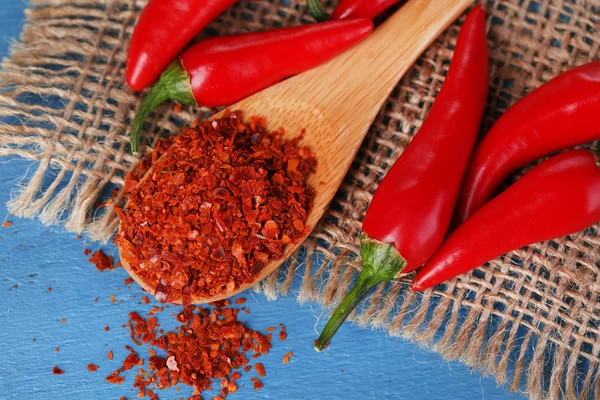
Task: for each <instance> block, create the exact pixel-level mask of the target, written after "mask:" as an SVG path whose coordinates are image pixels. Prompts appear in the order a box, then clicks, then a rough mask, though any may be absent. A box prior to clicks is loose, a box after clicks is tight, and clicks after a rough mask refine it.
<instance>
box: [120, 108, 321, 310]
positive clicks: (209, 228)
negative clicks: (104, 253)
mask: <svg viewBox="0 0 600 400" xmlns="http://www.w3.org/2000/svg"><path fill="white" fill-rule="evenodd" d="M242 121H243V115H242V113H241V112H235V113H228V114H226V116H225V117H223V118H222V119H218V120H213V121H207V122H204V123H202V124H201V125H200V126H199V127H198V128H196V129H191V128H188V129H184V131H183V133H182V134H181V135H180V136H179V137H177V138H176V139H175V141H174V144H173V146H171V147H170V148H169V149H168V150H167V152H166V153H165V154H164V155H163V156H162V157H161V158H160V159H159V160H158V161H157V162H156V163H155V164H154V165H153V166H152V169H151V171H150V175H149V176H148V177H147V178H146V179H144V180H142V181H141V182H139V185H137V187H135V188H134V189H133V190H132V191H131V192H130V193H129V195H128V197H129V202H128V204H127V207H126V208H125V209H117V213H118V214H119V217H120V218H121V228H120V232H119V234H118V235H117V237H116V242H117V244H118V245H119V247H120V249H121V256H122V257H123V259H124V260H126V261H128V263H129V265H130V268H131V270H132V271H133V272H135V273H136V274H137V275H138V276H140V277H141V278H142V279H144V280H145V281H146V282H147V283H148V284H149V285H150V286H151V287H153V288H155V293H154V295H155V297H156V298H157V300H159V301H161V302H167V301H170V302H183V303H184V305H187V303H188V302H190V303H191V299H193V298H197V297H201V298H209V297H212V296H215V295H220V294H225V293H229V292H232V291H234V290H235V289H237V288H239V287H240V286H241V285H243V284H245V283H250V282H252V281H253V279H254V277H255V276H256V274H258V273H259V272H260V271H261V270H262V268H263V267H264V265H265V264H267V263H268V262H270V261H273V260H276V259H279V258H281V257H282V255H283V248H284V245H285V243H287V242H288V241H289V242H295V241H298V240H300V239H301V238H303V237H304V236H306V235H307V233H308V232H309V229H308V227H306V226H305V224H304V222H305V221H306V218H307V216H308V213H309V211H310V209H311V207H312V203H313V198H314V195H315V192H314V190H313V189H312V188H311V187H309V186H308V184H307V183H306V180H307V176H308V174H309V173H310V172H312V171H314V170H315V168H316V160H315V158H314V156H313V155H312V154H311V153H310V151H308V150H307V149H306V148H302V147H298V143H299V141H300V139H301V138H300V137H297V138H295V139H294V140H290V141H287V140H284V139H283V138H282V136H283V132H282V131H278V132H272V133H269V132H267V130H266V129H265V127H264V121H262V120H261V119H258V118H250V121H249V123H248V124H244V123H243V122H242ZM136 184H137V181H136ZM126 186H132V185H128V184H126ZM284 238H285V240H284Z"/></svg>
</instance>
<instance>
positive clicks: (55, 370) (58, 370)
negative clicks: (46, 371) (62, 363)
mask: <svg viewBox="0 0 600 400" xmlns="http://www.w3.org/2000/svg"><path fill="white" fill-rule="evenodd" d="M52 373H53V374H54V375H62V374H64V373H65V371H63V370H62V369H60V368H58V367H57V366H56V365H55V366H54V367H52Z"/></svg>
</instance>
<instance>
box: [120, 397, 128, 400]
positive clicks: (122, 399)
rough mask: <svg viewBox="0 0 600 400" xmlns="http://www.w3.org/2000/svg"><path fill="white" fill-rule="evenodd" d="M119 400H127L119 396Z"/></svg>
mask: <svg viewBox="0 0 600 400" xmlns="http://www.w3.org/2000/svg"><path fill="white" fill-rule="evenodd" d="M119 400H127V397H125V396H121V397H119Z"/></svg>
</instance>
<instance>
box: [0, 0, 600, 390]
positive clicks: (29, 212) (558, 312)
mask: <svg viewBox="0 0 600 400" xmlns="http://www.w3.org/2000/svg"><path fill="white" fill-rule="evenodd" d="M436 1H442V0H436ZM482 3H484V4H485V5H486V11H487V14H488V31H489V47H490V56H491V82H492V87H491V90H490V95H489V104H488V106H489V107H488V110H487V113H486V118H485V124H484V130H487V129H489V127H490V125H491V124H492V123H493V121H494V120H495V119H497V117H498V116H499V115H500V114H501V113H502V112H503V111H504V110H506V108H507V107H508V106H509V105H511V104H513V103H514V102H515V101H516V100H517V99H519V98H520V97H522V96H523V95H524V94H525V93H528V92H530V91H531V90H532V89H534V88H535V87H537V86H539V85H540V84H542V83H543V82H546V81H548V80H549V79H551V78H552V77H554V76H556V75H558V74H559V73H560V72H562V71H565V70H567V69H569V68H572V67H574V66H576V65H580V64H583V63H586V62H588V61H591V60H598V59H599V50H598V49H599V47H600V34H599V32H598V19H599V15H600V4H599V2H598V1H585V0H571V1H568V0H552V1H551V0H539V1H531V0H521V1H517V0H512V1H509V0H494V1H492V0H489V1H482ZM286 4H287V5H286ZM144 5H145V1H135V0H112V1H111V0H106V1H100V0H70V1H63V0H31V8H30V9H29V10H27V12H26V16H27V24H26V25H25V26H24V28H23V33H22V35H21V41H20V43H15V44H14V46H13V49H12V54H11V57H10V58H9V59H6V60H4V62H3V64H2V71H1V72H0V82H1V84H2V89H0V105H1V107H0V117H2V118H3V120H4V121H6V122H5V123H3V124H2V125H0V133H1V135H0V155H3V156H15V155H16V156H20V157H23V158H26V159H30V160H35V161H36V162H37V164H36V170H35V172H33V174H30V175H29V176H28V181H27V183H26V184H24V185H23V186H22V187H20V188H19V190H18V192H17V193H16V194H15V196H14V198H13V199H12V200H11V202H10V204H9V209H10V211H11V212H12V213H14V214H15V215H18V216H23V217H29V218H31V217H35V216H37V217H39V219H40V220H41V221H42V222H43V223H45V224H63V225H64V226H65V227H66V228H67V229H68V230H71V231H73V232H78V233H82V232H85V233H86V234H87V235H89V236H90V237H91V238H93V239H96V240H102V241H106V240H108V239H109V238H110V236H111V235H112V234H113V232H114V230H115V228H116V225H117V223H118V222H117V220H116V219H115V214H114V209H113V208H112V206H108V207H106V208H104V209H102V210H98V209H96V207H95V206H94V203H95V202H96V200H97V199H98V198H100V197H102V196H103V195H104V194H105V193H104V192H105V191H106V190H108V189H107V188H109V187H110V186H111V185H115V186H116V187H118V188H120V187H122V184H123V178H122V177H123V174H124V173H125V172H126V171H128V170H129V169H130V168H132V166H133V165H134V164H135V163H136V161H137V160H136V159H135V158H134V157H132V156H131V155H129V154H128V153H127V151H126V147H127V143H128V138H127V136H126V130H127V124H128V121H129V119H130V118H131V117H132V115H133V112H134V109H135V107H136V105H137V103H138V100H139V99H138V97H136V96H135V95H134V94H133V93H131V91H129V90H128V88H127V86H126V85H125V84H124V82H123V75H124V65H125V58H126V48H127V40H128V38H129V35H130V34H131V30H132V27H133V24H134V22H135V18H136V16H137V15H138V13H139V9H140V8H141V7H143V6H144ZM328 7H329V9H331V4H329V5H328ZM310 21H311V19H310V17H308V16H307V14H306V13H305V8H304V2H303V1H301V0H291V1H283V0H272V1H267V0H262V1H261V0H243V1H241V2H240V3H239V4H237V5H236V6H235V7H233V8H232V9H231V10H230V11H228V12H227V13H226V14H225V15H223V16H222V17H220V18H219V20H218V21H216V22H215V23H213V24H212V25H211V26H210V29H208V30H207V33H204V34H205V35H206V34H208V35H209V34H214V33H220V34H228V33H234V32H242V31H256V30H262V29H265V28H273V27H278V26H291V25H297V24H299V23H303V22H310ZM458 26H459V25H458V24H454V25H453V26H452V27H451V28H450V29H448V31H447V32H445V33H444V34H443V35H442V36H441V37H440V38H439V39H438V40H437V41H436V43H435V44H434V45H433V46H431V48H430V49H429V50H427V51H426V53H425V54H424V55H423V56H422V57H421V58H420V59H419V61H418V62H417V64H416V65H415V66H414V67H413V68H412V69H411V71H410V72H409V73H408V74H407V76H406V78H405V79H403V80H402V82H401V83H400V84H399V85H398V87H397V89H396V90H395V91H394V93H393V95H392V96H391V97H390V99H389V101H388V102H387V104H386V106H385V107H384V109H383V110H382V111H381V113H380V115H379V116H378V118H377V120H376V122H375V123H374V125H373V128H372V130H371V133H370V135H369V136H368V138H367V139H366V141H365V143H364V145H363V147H362V150H361V152H360V154H359V156H358V158H357V160H356V162H355V164H354V165H353V167H352V169H351V171H350V172H349V174H348V177H347V179H346V180H345V182H344V185H343V187H342V188H341V189H340V191H339V193H338V195H337V197H336V199H335V200H334V202H333V204H332V206H331V208H330V210H329V211H328V213H327V214H326V216H325V217H324V218H323V220H322V221H321V223H320V225H319V226H318V228H317V229H316V231H315V233H314V234H313V235H312V236H311V237H310V239H309V240H308V241H307V242H306V244H305V245H304V247H303V248H302V250H300V252H299V253H298V254H297V255H296V257H294V258H293V259H292V260H291V261H290V262H289V263H288V264H287V266H286V267H285V268H283V269H282V270H281V271H280V273H279V274H278V275H277V274H275V275H273V276H271V277H270V278H268V279H266V280H265V281H264V282H262V285H261V286H262V287H261V289H262V290H263V291H264V292H265V293H267V294H268V295H269V296H270V297H275V296H276V295H278V294H287V293H288V292H289V291H290V288H291V285H292V281H293V278H294V276H295V275H296V274H298V275H300V276H302V278H301V279H302V283H301V290H300V292H299V295H298V300H299V301H301V302H305V301H316V302H319V303H321V304H322V305H324V306H325V307H331V306H334V305H335V304H336V303H337V302H338V301H339V300H340V299H341V297H342V296H343V295H344V294H346V293H347V291H348V288H349V286H350V285H351V283H352V281H353V279H354V277H355V275H356V271H357V270H358V269H360V259H359V258H358V249H357V242H358V240H357V237H358V234H359V231H360V219H361V216H362V214H363V213H364V210H365V208H366V206H367V205H368V203H369V200H370V199H371V196H372V193H373V192H374V191H375V188H376V186H377V183H378V182H379V180H380V179H381V177H382V176H383V174H384V173H385V171H386V170H387V168H388V167H390V166H391V165H392V163H393V162H394V161H395V160H396V159H397V158H398V156H399V155H400V154H401V153H402V150H403V149H404V148H405V147H406V145H407V144H408V143H409V142H410V139H411V137H412V135H413V134H414V133H415V132H416V131H417V130H418V128H419V126H420V125H421V123H422V121H423V119H424V117H425V116H426V115H427V111H428V109H429V107H430V105H431V103H432V102H433V100H434V98H435V95H436V93H437V90H439V87H440V84H441V82H442V81H443V76H444V73H445V68H446V64H445V63H444V62H445V61H447V60H448V59H449V58H450V57H451V55H452V50H451V49H452V46H453V43H454V41H455V39H456V35H457V32H458ZM200 112H202V113H208V112H210V110H206V109H203V110H201V111H200ZM192 113H194V114H192ZM197 113H198V110H197V109H195V110H192V109H186V110H184V111H183V112H182V113H174V112H173V111H172V110H171V109H170V108H168V107H163V108H162V109H161V110H160V112H159V113H158V115H157V116H156V117H155V118H154V119H153V120H152V126H151V128H150V130H149V131H150V132H152V134H149V135H147V136H146V138H147V140H148V144H149V145H151V144H152V143H153V141H154V140H156V138H157V137H158V136H159V135H160V134H161V133H163V132H165V131H167V132H172V131H176V130H177V129H178V126H180V125H181V123H189V122H190V121H192V119H193V118H194V117H195V116H197V115H198V114H197ZM122 199H123V192H122V190H120V191H119V194H118V196H117V199H116V202H117V203H118V202H119V201H121V200H122ZM599 246H600V241H599V240H598V227H594V228H590V229H588V230H586V231H585V232H581V233H578V234H576V235H573V236H572V237H569V238H564V239H560V240H555V241H551V242H546V243H542V244H539V245H535V246H531V247H528V248H526V249H522V250H519V251H515V252H513V253H511V254H508V255H507V256H505V257H503V258H501V259H498V260H495V261H493V262H492V263H490V265H488V266H486V267H483V268H480V269H479V270H477V271H475V272H474V273H473V274H467V275H465V276H463V277H461V278H458V279H456V280H454V281H452V282H450V283H449V284H448V285H447V287H446V288H444V289H440V290H435V291H428V292H426V293H424V294H423V295H420V294H419V295H415V294H413V293H412V292H410V291H409V290H407V289H406V287H407V285H406V283H407V281H400V282H396V283H393V284H390V285H388V286H386V287H384V286H382V287H380V288H378V289H377V291H376V293H374V295H373V296H371V297H370V299H368V301H366V302H365V304H366V305H365V307H364V308H363V309H362V310H360V311H359V312H358V313H357V314H356V315H355V316H354V320H355V321H356V322H357V323H358V324H359V325H361V326H370V327H371V328H377V329H385V330H386V331H388V332H389V333H390V334H391V335H394V336H401V337H403V338H406V339H410V340H413V341H415V342H417V343H419V344H421V345H425V346H429V347H431V348H432V349H433V350H434V351H436V352H439V353H440V354H442V355H443V356H444V357H445V358H446V359H448V360H460V361H462V362H463V363H465V364H467V365H468V366H471V367H475V368H478V369H480V371H481V372H482V373H485V374H493V375H495V377H496V380H497V382H498V383H500V384H507V383H508V384H509V388H510V389H511V390H514V391H522V392H525V393H528V394H529V395H530V396H531V397H532V398H550V399H558V398H568V399H576V398H580V399H587V398H591V397H594V398H596V399H600V358H599V355H600V300H599V299H600V274H599V273H598V265H599V264H598V260H599V258H600V257H599V255H600V252H599V250H598V249H599Z"/></svg>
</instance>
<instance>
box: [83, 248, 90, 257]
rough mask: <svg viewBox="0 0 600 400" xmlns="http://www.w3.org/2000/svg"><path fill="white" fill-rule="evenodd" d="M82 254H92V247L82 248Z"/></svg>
mask: <svg viewBox="0 0 600 400" xmlns="http://www.w3.org/2000/svg"><path fill="white" fill-rule="evenodd" d="M83 254H84V255H86V256H89V255H90V254H92V249H85V250H83Z"/></svg>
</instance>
